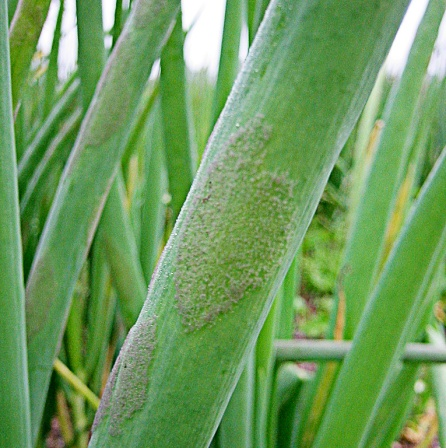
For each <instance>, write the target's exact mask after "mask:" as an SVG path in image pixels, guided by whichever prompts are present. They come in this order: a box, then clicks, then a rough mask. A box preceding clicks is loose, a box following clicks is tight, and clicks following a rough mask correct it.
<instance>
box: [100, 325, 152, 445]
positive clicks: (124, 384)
mask: <svg viewBox="0 0 446 448" xmlns="http://www.w3.org/2000/svg"><path fill="white" fill-rule="evenodd" d="M155 332H156V323H155V318H150V319H148V320H145V321H144V323H141V322H140V321H138V322H137V323H136V324H135V326H134V327H133V328H132V329H131V330H130V332H129V334H128V336H127V339H126V340H125V343H124V345H123V347H122V349H121V352H120V353H119V356H118V359H117V360H116V363H115V366H114V367H113V370H112V372H111V374H110V379H109V381H108V382H107V386H106V388H105V391H104V394H103V396H102V399H101V404H100V406H99V409H98V412H97V413H96V417H95V420H94V424H93V431H94V430H95V428H96V427H97V426H98V425H99V424H100V423H101V421H102V419H103V418H104V417H105V416H107V415H108V416H109V421H108V431H109V433H110V435H112V436H115V435H119V434H120V433H121V426H122V423H123V422H124V420H126V419H129V418H131V417H132V416H133V414H134V413H135V412H136V411H139V410H141V409H142V408H143V406H144V403H145V400H146V398H145V397H146V396H147V386H148V382H149V376H148V369H149V365H150V362H151V360H152V357H153V350H154V348H155Z"/></svg>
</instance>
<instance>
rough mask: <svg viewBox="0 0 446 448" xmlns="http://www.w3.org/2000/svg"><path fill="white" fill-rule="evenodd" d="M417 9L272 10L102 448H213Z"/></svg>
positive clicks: (188, 213)
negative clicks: (387, 61)
mask: <svg viewBox="0 0 446 448" xmlns="http://www.w3.org/2000/svg"><path fill="white" fill-rule="evenodd" d="M407 4H408V2H407V1H394V0H392V1H390V0H375V1H370V0H362V1H356V2H346V3H344V4H343V6H342V8H341V7H339V2H338V1H335V0H328V1H327V0H323V1H322V0H317V1H312V2H303V3H302V4H300V3H298V4H297V3H296V2H295V1H293V0H275V1H273V2H272V4H271V5H270V8H269V9H268V10H267V14H266V17H265V19H264V21H263V22H262V26H261V27H260V29H259V32H258V35H257V38H256V41H255V43H254V44H253V46H252V48H251V51H250V55H249V57H248V59H247V61H246V63H245V66H244V69H243V70H242V73H241V74H240V76H239V77H238V81H237V82H236V85H235V86H234V89H233V92H232V94H231V96H230V98H229V99H228V102H227V103H226V106H225V109H224V110H223V112H222V115H221V119H220V120H219V124H218V125H217V127H216V129H215V130H214V133H213V136H212V138H211V140H210V142H209V144H208V147H207V151H206V153H205V157H204V158H203V161H202V164H201V167H200V170H199V172H198V174H197V177H196V179H195V181H194V185H193V187H192V190H191V192H190V194H189V196H188V198H187V200H186V202H185V204H184V206H183V209H182V213H181V214H180V216H179V218H178V220H177V225H176V227H175V228H174V230H173V232H172V237H171V239H170V242H169V244H168V245H167V246H166V250H165V251H164V255H163V257H162V259H161V260H160V263H159V265H158V270H157V273H156V275H155V276H154V278H153V280H152V283H151V286H150V288H149V295H148V300H147V301H146V304H145V306H144V308H143V310H142V312H141V314H140V317H139V319H138V321H137V323H136V325H135V326H134V327H133V328H132V330H131V332H130V333H129V336H128V338H127V340H126V343H125V344H124V346H123V348H122V350H121V354H120V356H119V359H118V361H117V362H116V364H115V367H114V370H113V373H112V375H111V377H110V380H109V382H108V386H107V389H106V391H105V394H104V398H103V400H102V403H101V406H100V409H99V412H98V414H97V416H96V424H95V429H94V430H93V435H92V439H91V442H90V445H91V446H92V447H118V446H119V447H121V446H126V445H129V444H130V443H131V444H132V446H133V447H145V446H147V444H148V443H149V444H150V446H152V447H165V446H185V447H187V446H190V447H201V446H207V445H208V444H209V443H210V441H211V439H212V435H213V433H214V431H215V429H216V427H217V425H218V423H219V419H220V418H221V415H222V413H223V410H224V408H225V406H226V404H227V402H228V400H229V397H230V394H231V392H232V390H233V388H234V386H235V384H236V381H237V378H238V376H239V375H240V373H241V369H242V368H243V366H244V358H245V357H246V355H247V354H248V353H249V351H250V350H251V349H252V346H253V343H254V341H255V339H256V337H257V335H258V333H259V331H260V328H261V326H262V324H263V322H264V320H265V318H266V315H267V313H268V310H269V308H270V306H271V302H272V299H273V297H274V295H275V293H276V292H277V289H278V287H279V285H280V284H281V282H282V280H283V277H284V275H285V273H286V271H287V269H288V266H289V264H290V263H291V260H292V257H293V256H294V254H295V252H296V250H297V247H298V245H299V243H300V241H301V239H302V236H303V234H304V233H305V230H306V228H307V226H308V224H309V222H310V219H311V217H312V215H313V213H314V210H315V208H316V205H317V202H318V200H319V198H320V196H321V194H322V190H323V188H324V185H325V182H326V180H327V178H328V175H329V173H330V171H331V169H332V168H333V165H334V163H335V161H336V159H337V156H338V155H339V152H340V150H341V148H342V146H343V144H344V143H345V141H346V139H347V137H348V135H349V134H350V132H351V129H352V127H353V125H354V123H355V122H356V120H357V119H358V115H359V113H360V111H361V109H362V108H363V106H364V103H365V101H366V99H367V96H368V95H369V94H370V91H371V89H372V87H373V82H374V79H375V78H376V76H377V73H378V70H379V68H380V66H381V64H382V62H383V59H384V57H385V55H386V53H387V51H388V49H389V46H390V43H391V42H392V40H393V37H394V35H395V33H396V30H397V28H398V26H399V24H400V22H401V19H402V16H403V14H404V11H405V9H406V7H407ZM302 42H305V45H302ZM271 210H277V213H275V214H273V213H271ZM229 311H230V312H229Z"/></svg>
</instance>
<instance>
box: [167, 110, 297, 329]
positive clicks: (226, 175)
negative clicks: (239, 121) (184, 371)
mask: <svg viewBox="0 0 446 448" xmlns="http://www.w3.org/2000/svg"><path fill="white" fill-rule="evenodd" d="M271 131H272V129H271V127H270V126H268V125H267V124H265V123H264V119H263V116H260V115H257V116H256V117H255V118H254V119H252V120H250V121H249V122H248V123H247V124H246V125H245V126H243V127H241V128H240V129H239V130H238V131H237V132H236V133H235V134H233V135H232V136H231V137H230V139H229V141H228V144H227V146H226V148H225V149H224V151H223V152H222V153H221V154H220V155H219V156H217V157H216V159H215V160H214V161H213V162H212V164H211V166H210V167H209V170H208V173H209V174H208V175H207V176H206V178H204V179H203V181H202V184H201V185H200V186H199V188H198V191H197V192H196V195H195V197H194V200H193V203H192V204H191V205H192V206H191V208H190V209H191V210H193V212H192V213H190V214H189V215H188V216H187V217H186V219H185V221H184V223H183V227H182V229H181V234H180V238H179V239H180V243H179V250H178V256H177V261H176V266H175V273H174V280H175V287H176V303H177V309H178V311H179V313H180V314H181V318H182V322H183V324H184V326H185V327H186V331H193V330H196V329H199V328H201V327H203V326H204V325H206V324H209V323H213V322H214V321H215V319H216V318H217V316H218V315H219V314H221V313H225V312H227V311H229V310H230V309H231V308H232V307H233V305H234V304H236V303H237V302H239V301H240V300H241V299H242V298H243V297H244V296H245V295H246V294H248V293H251V292H253V291H255V290H256V289H258V288H260V287H261V286H262V285H263V284H264V283H265V282H266V281H268V280H270V279H271V275H272V273H273V272H275V271H276V268H277V267H278V266H279V265H280V262H281V258H282V257H283V255H284V254H285V251H286V247H287V236H288V235H289V234H290V226H291V225H292V222H293V219H292V218H293V213H294V203H293V190H294V182H293V181H292V180H290V178H289V176H288V174H287V173H286V172H271V171H268V170H267V169H266V168H265V157H266V151H265V144H266V142H267V141H268V140H269V138H270V135H271ZM247 211H248V212H249V215H250V220H249V222H248V223H247V222H246V219H245V217H246V213H247ZM217 220H218V223H219V224H218V225H216V224H215V222H216V221H217Z"/></svg>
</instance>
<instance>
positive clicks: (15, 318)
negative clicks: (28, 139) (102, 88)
mask: <svg viewBox="0 0 446 448" xmlns="http://www.w3.org/2000/svg"><path fill="white" fill-rule="evenodd" d="M13 123H14V121H13V114H12V99H11V72H10V67H9V42H8V12H7V2H6V0H1V1H0V210H1V213H0V334H1V336H0V338H1V344H0V359H1V362H0V390H1V393H0V410H1V413H2V418H0V446H4V447H7V446H8V447H9V446H11V447H13V446H17V447H23V448H27V447H30V446H31V431H30V429H31V426H30V414H29V390H28V366H27V360H26V336H25V288H24V283H23V270H22V248H21V241H20V219H19V195H18V187H17V166H16V154H15V143H14V124H13Z"/></svg>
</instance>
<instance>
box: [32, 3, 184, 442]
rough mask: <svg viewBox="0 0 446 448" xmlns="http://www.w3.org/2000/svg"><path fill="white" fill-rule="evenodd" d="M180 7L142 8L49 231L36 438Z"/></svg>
mask: <svg viewBox="0 0 446 448" xmlns="http://www.w3.org/2000/svg"><path fill="white" fill-rule="evenodd" d="M178 7H179V0H167V1H166V2H164V3H159V2H156V1H152V0H140V1H139V2H137V3H135V5H134V8H133V11H132V14H131V16H130V17H129V19H128V21H127V22H126V27H125V29H124V30H123V32H122V34H121V37H120V40H119V42H118V44H117V45H116V47H115V49H114V51H113V53H112V55H111V56H110V59H109V61H108V64H107V66H106V68H105V70H104V73H103V75H102V77H101V80H100V82H99V85H98V87H97V89H96V93H95V96H94V98H93V100H92V103H91V105H90V108H89V110H88V113H87V115H86V117H85V119H84V123H83V125H82V127H81V130H80V133H79V136H78V139H77V141H76V144H75V146H74V148H73V151H72V153H71V156H70V159H69V161H68V163H67V166H66V167H65V170H64V173H63V175H62V179H61V181H60V183H59V186H58V190H57V193H56V197H55V199H54V202H53V205H52V208H51V211H50V214H49V217H48V220H47V222H46V224H45V228H44V231H43V234H42V236H41V239H40V243H39V246H38V248H37V251H36V255H35V258H34V261H33V265H32V267H31V271H30V274H29V278H28V282H27V286H26V313H27V330H28V362H29V371H30V387H31V391H32V392H31V397H32V401H31V419H32V430H33V435H34V438H35V436H36V435H37V430H38V427H39V423H40V419H41V416H42V411H43V405H44V402H45V397H46V392H47V388H48V383H49V378H50V374H51V370H52V364H53V360H54V357H55V356H56V353H57V348H58V344H59V342H60V339H61V337H62V333H63V328H64V324H65V319H66V315H67V311H68V309H69V306H70V300H71V296H72V293H73V290H74V286H75V283H76V280H77V278H78V276H79V272H80V269H81V267H82V265H83V263H84V261H85V258H86V255H87V252H88V249H89V246H90V243H91V239H92V237H93V234H94V231H95V229H96V225H97V221H98V218H99V216H100V213H101V211H102V207H103V204H104V201H105V198H106V196H107V193H108V189H109V188H110V185H111V181H112V179H113V176H114V174H115V172H116V169H117V166H118V164H119V161H120V159H121V156H122V152H123V150H124V142H125V140H126V138H127V135H128V132H129V126H130V123H131V121H132V117H133V115H134V111H135V109H136V105H137V103H138V100H139V98H140V95H141V92H142V90H143V88H144V85H145V83H146V81H147V79H148V77H149V73H150V69H151V66H152V64H153V62H154V61H155V59H156V58H157V57H159V55H160V52H161V48H162V46H163V44H164V42H165V40H166V38H167V36H168V33H169V31H170V29H171V24H172V22H173V19H174V17H175V15H176V14H177V12H178ZM141 55H144V58H142V57H141ZM117 91H119V95H117V94H116V92H117Z"/></svg>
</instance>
